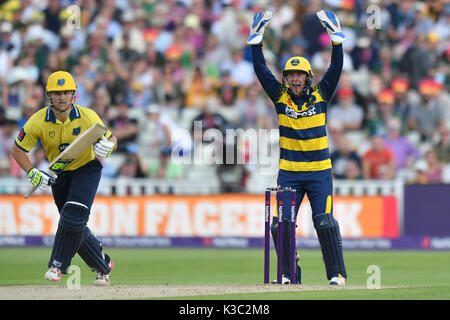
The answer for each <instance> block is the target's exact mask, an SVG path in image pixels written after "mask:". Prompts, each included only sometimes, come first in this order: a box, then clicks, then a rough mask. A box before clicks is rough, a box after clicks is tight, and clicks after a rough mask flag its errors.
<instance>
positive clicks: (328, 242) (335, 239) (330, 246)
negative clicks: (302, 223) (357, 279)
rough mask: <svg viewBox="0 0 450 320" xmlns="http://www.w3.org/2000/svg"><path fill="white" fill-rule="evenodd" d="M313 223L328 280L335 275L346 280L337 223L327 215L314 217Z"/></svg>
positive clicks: (322, 214)
mask: <svg viewBox="0 0 450 320" xmlns="http://www.w3.org/2000/svg"><path fill="white" fill-rule="evenodd" d="M313 222H314V228H315V229H316V232H317V237H318V238H319V242H320V247H321V249H322V255H323V260H324V262H325V269H326V272H327V278H328V280H330V279H331V278H332V277H333V276H334V275H337V274H341V275H342V276H343V277H344V278H347V272H346V270H345V264H344V255H343V249H342V238H341V232H340V230H339V224H338V222H337V221H336V219H334V217H333V216H332V215H331V214H328V213H321V214H318V215H316V216H314V217H313Z"/></svg>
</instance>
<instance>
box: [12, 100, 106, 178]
mask: <svg viewBox="0 0 450 320" xmlns="http://www.w3.org/2000/svg"><path fill="white" fill-rule="evenodd" d="M95 123H100V124H102V125H104V124H103V121H102V120H101V119H100V117H99V116H98V115H97V113H96V112H95V111H94V110H92V109H88V108H84V107H81V106H79V105H76V104H73V106H72V110H71V111H70V114H69V117H68V118H67V119H66V121H65V122H64V123H62V122H61V121H59V120H58V119H56V117H55V114H54V113H53V109H52V108H51V107H45V108H43V109H41V110H39V111H37V112H36V113H35V114H33V115H32V116H31V117H30V119H28V121H27V122H26V123H25V124H24V126H23V128H22V129H21V130H20V132H19V134H18V135H17V137H16V140H15V143H16V145H17V146H18V147H19V148H20V149H22V150H23V151H25V152H29V151H30V150H31V149H32V148H33V147H34V146H35V145H36V143H37V141H38V140H40V142H41V144H42V146H43V147H44V149H45V151H46V155H47V159H48V161H49V162H50V163H51V162H52V161H53V160H54V159H55V158H56V157H57V156H58V155H59V154H60V153H61V152H62V151H64V149H65V148H66V147H67V146H68V145H69V144H71V143H72V141H73V140H75V139H76V138H77V137H78V136H79V135H80V134H82V133H83V132H84V131H85V130H87V129H89V128H90V127H91V126H92V125H94V124H95ZM111 135H112V133H111V132H110V131H109V130H108V131H107V132H106V133H105V137H106V138H107V139H109V138H110V137H111ZM94 159H95V154H94V148H93V147H92V146H91V147H89V148H88V149H86V150H85V151H84V152H83V153H82V154H80V156H78V158H77V159H75V160H74V161H72V162H71V163H70V164H69V165H68V166H67V168H65V170H69V171H70V170H75V169H78V168H80V167H82V166H83V165H85V164H86V163H88V162H90V161H92V160H94Z"/></svg>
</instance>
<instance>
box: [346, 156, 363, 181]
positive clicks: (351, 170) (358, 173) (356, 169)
mask: <svg viewBox="0 0 450 320" xmlns="http://www.w3.org/2000/svg"><path fill="white" fill-rule="evenodd" d="M343 179H345V180H362V179H363V176H362V170H361V166H360V165H359V164H358V163H357V162H356V161H355V160H353V159H349V160H348V161H347V163H346V164H345V169H344V177H343Z"/></svg>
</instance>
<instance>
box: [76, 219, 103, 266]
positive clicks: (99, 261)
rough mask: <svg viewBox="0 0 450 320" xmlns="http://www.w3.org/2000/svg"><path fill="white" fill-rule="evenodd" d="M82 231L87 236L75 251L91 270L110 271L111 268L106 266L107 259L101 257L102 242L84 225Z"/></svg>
mask: <svg viewBox="0 0 450 320" xmlns="http://www.w3.org/2000/svg"><path fill="white" fill-rule="evenodd" d="M84 232H86V233H88V236H87V238H86V240H84V241H83V243H82V244H81V246H80V248H79V249H78V251H77V252H78V254H79V255H80V257H81V259H83V261H84V262H86V264H87V265H88V266H89V267H90V268H91V269H92V270H93V271H97V272H101V273H102V274H107V273H110V272H111V269H110V268H109V266H108V263H109V261H106V260H105V258H104V257H103V252H102V250H103V248H102V244H101V243H100V241H99V240H98V239H97V238H96V237H95V236H94V235H93V234H92V232H91V230H89V228H87V227H86V229H85V231H84Z"/></svg>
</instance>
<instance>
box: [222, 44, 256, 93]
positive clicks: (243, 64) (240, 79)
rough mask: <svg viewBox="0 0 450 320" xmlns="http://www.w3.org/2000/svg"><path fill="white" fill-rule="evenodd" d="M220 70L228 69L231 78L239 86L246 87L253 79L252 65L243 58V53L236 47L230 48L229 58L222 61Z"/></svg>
mask: <svg viewBox="0 0 450 320" xmlns="http://www.w3.org/2000/svg"><path fill="white" fill-rule="evenodd" d="M222 71H229V72H230V75H231V79H232V80H233V81H234V82H236V83H237V84H238V85H239V86H241V87H247V86H249V85H250V84H251V83H253V82H254V81H255V72H254V71H253V65H252V64H251V63H250V62H248V61H246V60H244V54H243V53H242V50H241V49H238V48H233V49H232V54H231V60H228V61H225V62H223V64H222Z"/></svg>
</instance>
